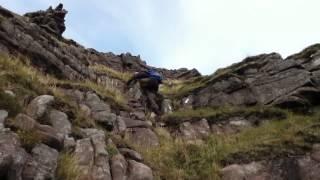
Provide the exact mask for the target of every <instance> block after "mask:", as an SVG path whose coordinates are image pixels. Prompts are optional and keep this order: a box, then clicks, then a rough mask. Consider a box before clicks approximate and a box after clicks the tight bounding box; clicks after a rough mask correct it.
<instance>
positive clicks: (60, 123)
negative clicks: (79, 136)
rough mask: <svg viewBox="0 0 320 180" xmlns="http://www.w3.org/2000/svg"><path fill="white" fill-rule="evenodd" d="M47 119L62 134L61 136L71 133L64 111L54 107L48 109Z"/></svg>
mask: <svg viewBox="0 0 320 180" xmlns="http://www.w3.org/2000/svg"><path fill="white" fill-rule="evenodd" d="M48 121H49V123H50V124H51V125H52V127H53V128H54V129H55V130H57V131H58V132H59V133H60V134H62V136H65V135H69V134H70V133H71V123H70V121H69V120H68V116H67V115H66V114H65V113H64V112H61V111H58V110H55V109H53V110H51V111H49V113H48Z"/></svg>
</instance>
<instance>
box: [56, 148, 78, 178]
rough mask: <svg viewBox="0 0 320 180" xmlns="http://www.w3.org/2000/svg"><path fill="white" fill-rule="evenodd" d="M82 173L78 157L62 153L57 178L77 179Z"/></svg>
mask: <svg viewBox="0 0 320 180" xmlns="http://www.w3.org/2000/svg"><path fill="white" fill-rule="evenodd" d="M80 173H81V172H80V169H79V168H78V166H77V164H76V159H75V157H74V156H73V155H72V154H70V153H63V154H61V155H60V157H59V160H58V167H57V179H60V180H77V179H78V178H79V177H80Z"/></svg>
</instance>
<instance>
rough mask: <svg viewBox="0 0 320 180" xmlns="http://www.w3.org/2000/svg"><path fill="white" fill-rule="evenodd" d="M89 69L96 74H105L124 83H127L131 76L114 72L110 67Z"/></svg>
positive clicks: (96, 66)
mask: <svg viewBox="0 0 320 180" xmlns="http://www.w3.org/2000/svg"><path fill="white" fill-rule="evenodd" d="M89 68H90V69H92V70H93V71H95V72H96V73H100V74H106V75H109V76H111V77H112V78H116V79H119V80H121V81H124V82H127V81H128V80H129V79H130V78H131V76H132V73H128V72H120V71H116V70H114V69H112V68H110V67H107V66H104V65H101V64H100V65H92V66H90V67H89Z"/></svg>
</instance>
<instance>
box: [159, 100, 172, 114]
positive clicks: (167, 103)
mask: <svg viewBox="0 0 320 180" xmlns="http://www.w3.org/2000/svg"><path fill="white" fill-rule="evenodd" d="M161 108H162V112H163V113H164V114H170V113H172V111H173V108H172V103H171V100H170V99H164V100H163V101H162V105H161Z"/></svg>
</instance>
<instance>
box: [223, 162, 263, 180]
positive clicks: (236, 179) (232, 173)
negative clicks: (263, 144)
mask: <svg viewBox="0 0 320 180" xmlns="http://www.w3.org/2000/svg"><path fill="white" fill-rule="evenodd" d="M264 168H265V167H264V165H263V164H261V163H260V162H253V163H250V164H245V165H239V164H234V165H230V166H227V167H225V168H223V169H222V170H221V174H222V179H223V180H243V179H254V177H258V176H257V175H259V173H261V172H262V171H263V170H264ZM260 177H261V178H260V179H261V180H267V179H265V178H262V176H260Z"/></svg>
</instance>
